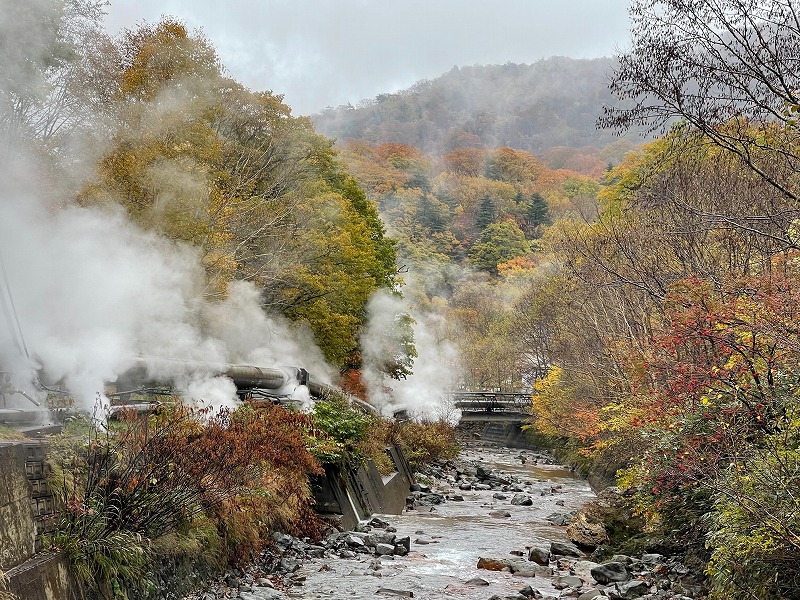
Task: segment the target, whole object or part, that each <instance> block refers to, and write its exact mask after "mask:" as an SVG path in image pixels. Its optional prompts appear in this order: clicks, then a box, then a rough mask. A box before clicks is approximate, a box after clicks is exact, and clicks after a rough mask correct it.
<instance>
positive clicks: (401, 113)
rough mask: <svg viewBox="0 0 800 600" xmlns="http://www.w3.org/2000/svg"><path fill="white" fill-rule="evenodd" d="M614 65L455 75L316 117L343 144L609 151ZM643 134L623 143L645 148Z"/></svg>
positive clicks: (469, 70)
mask: <svg viewBox="0 0 800 600" xmlns="http://www.w3.org/2000/svg"><path fill="white" fill-rule="evenodd" d="M616 64H617V63H616V59H614V58H608V57H603V58H593V59H573V58H567V57H563V56H559V57H550V58H545V59H541V60H539V61H537V62H535V63H530V64H525V63H510V62H509V63H506V64H503V65H472V66H465V67H453V68H452V69H450V70H449V71H447V72H446V73H444V74H442V75H441V76H439V77H437V78H435V79H430V80H421V81H419V82H417V83H415V84H414V85H412V86H411V87H409V88H407V89H405V90H401V91H399V92H395V93H386V94H379V95H378V96H376V97H375V98H372V99H369V100H364V101H362V102H360V103H359V104H358V105H357V106H355V107H354V106H352V105H350V104H347V105H342V106H339V107H337V108H329V109H326V110H324V111H322V112H321V113H319V114H317V115H314V116H312V120H313V123H314V127H315V129H316V130H317V131H318V132H320V133H322V134H324V135H326V136H328V137H332V138H336V139H337V140H339V141H349V140H363V141H368V142H371V143H387V142H396V143H403V144H408V145H411V146H415V147H417V148H420V149H422V150H423V151H426V152H436V153H444V152H448V151H451V150H453V149H455V148H463V147H482V148H493V147H500V146H509V147H513V148H517V149H520V150H527V151H530V152H534V153H537V154H541V153H543V152H545V151H547V150H549V149H551V148H554V147H563V146H566V147H572V148H580V147H585V146H594V147H603V146H606V145H608V144H611V143H614V142H616V141H619V140H620V138H621V136H619V135H617V134H616V132H613V131H610V130H601V129H597V127H596V121H597V117H598V116H600V115H601V114H602V110H603V106H609V105H612V104H618V102H617V101H616V98H615V97H614V96H612V94H611V92H610V91H609V89H608V85H607V83H608V79H609V77H610V74H611V72H612V70H613V68H614V67H615V66H616ZM637 133H638V132H629V133H628V134H627V135H626V136H622V139H627V140H629V141H630V142H633V143H639V142H641V141H643V138H642V137H641V136H639V135H637Z"/></svg>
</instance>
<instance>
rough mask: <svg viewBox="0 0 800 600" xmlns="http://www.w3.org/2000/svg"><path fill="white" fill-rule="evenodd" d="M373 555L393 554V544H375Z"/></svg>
mask: <svg viewBox="0 0 800 600" xmlns="http://www.w3.org/2000/svg"><path fill="white" fill-rule="evenodd" d="M375 554H377V555H378V556H384V555H390V554H394V544H376V545H375Z"/></svg>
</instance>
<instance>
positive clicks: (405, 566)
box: [192, 443, 697, 600]
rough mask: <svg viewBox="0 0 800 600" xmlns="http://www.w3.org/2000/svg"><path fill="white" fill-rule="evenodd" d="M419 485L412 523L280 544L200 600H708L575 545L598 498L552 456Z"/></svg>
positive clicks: (672, 570) (494, 454)
mask: <svg viewBox="0 0 800 600" xmlns="http://www.w3.org/2000/svg"><path fill="white" fill-rule="evenodd" d="M420 480H421V482H420V484H418V485H417V486H415V490H414V491H413V492H412V494H411V495H410V496H409V498H408V499H407V509H406V510H405V511H404V512H403V514H401V515H393V516H380V517H379V518H377V519H374V520H373V521H370V522H365V523H362V524H360V525H359V527H357V528H356V530H355V531H352V532H343V533H340V532H336V533H332V534H330V535H329V536H327V537H326V538H325V540H323V541H322V542H321V543H319V544H313V543H310V542H309V541H308V540H306V541H303V540H298V539H294V538H290V537H289V536H282V535H278V536H277V537H276V539H275V544H274V545H273V547H271V548H270V549H269V550H268V551H266V552H265V553H264V554H262V556H261V557H260V559H259V561H257V562H256V563H254V564H253V565H251V567H250V568H248V569H246V570H244V571H239V572H231V573H228V574H227V575H226V577H225V578H223V579H222V580H221V581H219V582H218V584H217V585H215V586H212V587H211V588H209V589H207V590H205V591H204V592H203V593H202V594H198V595H195V596H193V597H192V598H193V599H194V600H220V599H222V598H241V599H242V600H271V599H280V598H302V599H307V600H311V599H315V600H316V599H322V598H353V599H355V600H360V599H366V598H374V597H387V598H390V597H407V598H428V599H431V600H433V599H439V598H462V599H464V600H488V599H492V598H494V599H495V600H500V599H506V598H508V599H515V600H517V599H525V598H546V599H555V598H581V599H583V600H587V599H590V598H595V597H611V598H615V597H616V598H637V597H642V598H645V599H655V598H658V599H659V600H664V599H685V598H692V597H697V594H696V593H695V592H696V590H687V589H684V588H680V589H678V588H679V586H680V581H679V579H680V577H683V576H686V575H687V573H684V572H683V571H685V568H684V567H682V566H681V565H679V563H677V562H676V561H670V560H669V559H667V558H666V557H661V556H659V555H648V556H639V557H624V556H615V557H614V560H613V561H607V563H606V565H601V564H600V563H595V562H593V561H591V560H590V557H589V556H588V555H586V554H585V553H584V552H582V551H581V550H580V549H578V548H577V547H576V546H574V545H573V544H571V543H570V542H569V541H568V539H567V535H566V527H565V524H566V523H567V522H569V520H570V519H571V517H572V516H574V514H575V513H576V512H577V511H578V510H579V509H581V508H582V507H583V506H585V505H586V504H587V503H588V502H589V501H591V500H592V499H593V498H594V497H595V496H594V493H593V492H592V491H591V489H590V487H589V485H588V483H587V482H586V481H585V480H583V479H581V478H579V477H577V476H576V475H575V474H574V473H573V472H572V471H571V470H569V469H566V468H564V467H563V466H561V465H557V464H555V461H554V459H553V458H552V457H551V456H549V455H547V454H543V453H541V452H535V451H531V450H511V449H507V448H499V447H496V446H491V445H485V444H482V443H470V444H467V445H466V446H465V448H464V449H463V451H462V453H461V455H460V456H459V457H458V458H457V459H455V460H451V461H444V462H440V463H437V464H434V465H432V466H430V467H428V468H427V469H426V470H425V472H424V473H422V477H420ZM612 563H613V564H612ZM598 568H599V570H597V569H598ZM593 570H595V571H594V575H596V576H597V578H595V576H593ZM681 574H682V575H681ZM673 587H674V588H675V589H672V588H673Z"/></svg>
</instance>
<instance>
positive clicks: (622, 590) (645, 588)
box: [608, 579, 650, 600]
mask: <svg viewBox="0 0 800 600" xmlns="http://www.w3.org/2000/svg"><path fill="white" fill-rule="evenodd" d="M608 591H609V596H610V597H611V598H618V599H623V600H632V599H633V598H638V597H639V596H644V595H645V594H646V593H647V592H649V591H650V586H649V585H648V583H647V582H646V581H642V580H641V579H632V580H631V581H626V582H624V583H615V584H614V587H613V588H610V589H609V590H608Z"/></svg>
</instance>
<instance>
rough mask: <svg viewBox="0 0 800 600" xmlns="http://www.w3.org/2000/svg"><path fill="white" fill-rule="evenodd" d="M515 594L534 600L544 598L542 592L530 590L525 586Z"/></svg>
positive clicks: (530, 588) (529, 587)
mask: <svg viewBox="0 0 800 600" xmlns="http://www.w3.org/2000/svg"><path fill="white" fill-rule="evenodd" d="M517 593H518V594H520V595H522V596H525V597H526V598H534V599H535V600H538V599H540V598H543V597H544V596H542V592H540V591H539V590H537V589H534V588H532V587H531V586H529V585H526V586H525V587H524V588H522V589H521V590H519V591H518V592H517Z"/></svg>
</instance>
